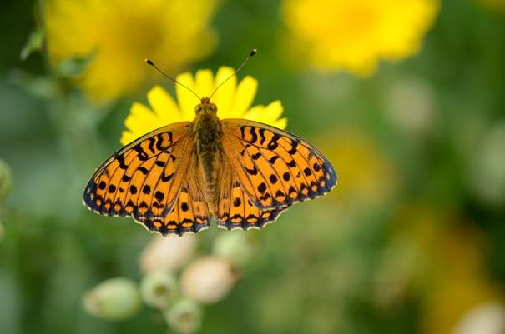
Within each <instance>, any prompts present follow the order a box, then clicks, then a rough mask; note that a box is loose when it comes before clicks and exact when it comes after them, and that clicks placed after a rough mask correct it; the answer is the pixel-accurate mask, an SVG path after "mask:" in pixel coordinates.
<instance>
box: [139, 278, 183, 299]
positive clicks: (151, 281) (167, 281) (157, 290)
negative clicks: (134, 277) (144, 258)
mask: <svg viewBox="0 0 505 334" xmlns="http://www.w3.org/2000/svg"><path fill="white" fill-rule="evenodd" d="M140 292H141V294H142V298H143V299H144V302H145V303H146V304H147V305H149V306H152V307H158V308H165V307H167V306H168V305H169V304H170V302H171V301H172V300H174V297H175V296H176V294H177V283H176V281H175V277H174V276H173V275H172V274H171V273H169V272H167V271H152V272H149V273H147V274H146V276H145V277H144V279H143V280H142V283H141V284H140Z"/></svg>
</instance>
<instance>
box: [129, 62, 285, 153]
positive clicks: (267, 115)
mask: <svg viewBox="0 0 505 334" xmlns="http://www.w3.org/2000/svg"><path fill="white" fill-rule="evenodd" d="M233 72H234V70H233V69H232V68H230V67H221V68H220V69H219V70H218V71H217V73H216V77H215V78H214V75H213V73H212V72H211V71H210V70H200V71H198V72H197V73H196V76H195V77H193V75H191V74H190V73H183V74H180V75H178V76H177V78H176V80H177V81H179V82H180V83H182V84H184V85H185V86H187V87H189V88H191V89H192V90H194V91H195V92H196V93H197V94H198V95H199V96H201V97H204V96H209V95H210V94H212V92H213V91H214V89H215V87H217V85H219V84H220V83H222V82H223V81H224V80H225V79H226V78H228V77H229V76H230V75H232V74H233ZM257 86H258V82H257V81H256V80H255V79H254V78H252V77H249V76H247V77H245V78H244V79H243V80H242V81H241V82H240V83H239V84H238V85H237V84H236V77H235V76H233V77H231V78H230V80H228V82H227V83H226V84H224V85H223V86H221V88H219V90H218V91H217V92H216V94H215V95H214V97H213V98H212V101H213V102H214V103H215V104H216V106H217V116H218V117H219V118H221V119H224V118H245V119H248V120H252V121H257V122H262V123H266V124H270V125H273V126H275V127H278V128H281V129H284V128H286V122H287V120H286V118H279V117H280V116H281V114H282V113H283V112H284V108H283V107H282V105H281V102H280V101H274V102H272V103H270V104H269V105H268V106H262V105H258V106H254V107H252V108H250V106H251V103H252V102H253V100H254V95H256V88H257ZM175 89H176V94H177V100H178V103H176V102H175V100H174V99H173V97H172V96H170V94H169V93H168V92H167V91H165V90H164V89H163V88H161V87H159V86H156V87H153V88H152V89H151V90H150V91H149V93H148V94H147V99H148V101H149V106H150V107H147V106H145V105H143V104H141V103H138V102H136V103H134V104H133V105H132V107H131V108H130V114H129V115H128V117H127V118H126V120H125V126H126V128H127V130H125V131H124V132H123V136H122V137H121V143H122V144H123V145H126V144H128V143H130V142H132V141H133V140H135V139H137V138H138V137H140V136H142V135H144V134H145V133H147V132H149V131H152V130H154V129H157V128H159V127H162V126H164V125H168V124H170V123H174V122H184V121H186V122H191V121H193V118H194V115H195V111H194V110H195V106H196V105H197V104H198V103H200V101H199V100H198V99H197V98H196V96H195V95H193V93H191V92H190V91H189V90H187V89H186V88H184V87H181V86H180V85H176V86H175Z"/></svg>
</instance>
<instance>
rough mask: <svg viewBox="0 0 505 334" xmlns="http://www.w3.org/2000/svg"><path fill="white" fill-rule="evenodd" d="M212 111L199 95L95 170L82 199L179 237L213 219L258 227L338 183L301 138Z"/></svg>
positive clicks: (109, 213) (96, 209) (97, 209)
mask: <svg viewBox="0 0 505 334" xmlns="http://www.w3.org/2000/svg"><path fill="white" fill-rule="evenodd" d="M253 54H254V53H251V55H250V56H252V55H253ZM248 58H249V57H248ZM148 63H149V64H150V65H153V66H154V64H152V62H150V61H148ZM244 63H245V62H244ZM244 63H243V64H242V66H243V65H244ZM242 66H240V67H239V69H240V68H241V67H242ZM239 69H238V70H239ZM238 70H237V71H238ZM223 83H224V82H223ZM218 88H219V87H218ZM211 96H212V95H211ZM216 113H217V106H216V105H215V104H214V103H212V102H211V99H210V98H209V97H204V98H202V99H201V100H200V103H199V104H198V105H197V106H196V107H195V119H194V121H193V122H181V123H173V124H170V125H167V126H164V127H161V128H159V129H157V130H154V131H152V132H150V133H148V134H146V135H144V136H142V137H140V138H138V139H137V140H135V141H133V142H132V143H130V144H128V145H127V146H125V147H123V148H121V149H120V150H119V151H117V152H116V153H114V154H113V155H112V156H111V157H110V158H109V159H107V160H106V161H105V162H104V163H103V164H102V165H101V166H100V167H99V168H98V170H97V171H96V172H95V173H94V174H93V177H92V178H91V180H90V181H89V182H88V185H87V187H86V188H85V190H84V195H83V199H84V204H85V205H86V206H87V207H88V208H89V209H90V210H92V211H94V212H97V213H99V214H102V215H106V216H121V217H124V216H131V217H133V219H135V220H136V221H138V222H141V223H143V224H144V225H145V226H146V227H147V228H148V229H149V230H151V231H157V232H159V233H161V234H163V235H170V234H176V235H179V236H182V235H183V234H184V233H186V232H198V231H201V230H204V229H206V228H208V227H209V226H210V222H211V221H213V220H214V221H216V222H217V224H218V225H219V226H220V227H223V228H227V229H236V228H238V229H244V230H248V229H250V228H262V227H264V226H265V225H266V224H267V223H269V222H272V221H274V220H275V219H276V218H277V217H278V216H279V214H280V213H281V212H282V211H284V210H286V209H287V208H288V207H289V206H291V205H292V204H293V203H296V202H300V201H304V200H307V199H312V198H315V197H317V196H320V195H323V194H325V193H326V192H328V191H330V190H331V189H332V188H333V187H334V186H335V185H336V174H335V170H334V169H333V167H332V166H331V164H330V163H329V161H328V160H327V159H326V158H325V157H324V155H323V154H321V153H320V152H319V151H318V150H317V149H316V148H315V147H314V146H312V145H311V144H309V143H308V142H306V141H305V140H303V139H301V138H299V137H297V136H295V135H294V134H291V133H289V132H286V131H283V130H280V129H278V128H275V127H272V126H269V125H266V124H263V123H259V122H253V121H248V120H244V119H224V120H220V119H219V118H218V117H217V115H216Z"/></svg>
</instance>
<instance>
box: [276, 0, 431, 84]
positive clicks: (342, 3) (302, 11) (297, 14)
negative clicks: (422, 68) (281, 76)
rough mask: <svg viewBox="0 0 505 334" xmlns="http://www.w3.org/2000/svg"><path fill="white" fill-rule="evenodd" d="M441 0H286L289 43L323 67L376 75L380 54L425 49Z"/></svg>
mask: <svg viewBox="0 0 505 334" xmlns="http://www.w3.org/2000/svg"><path fill="white" fill-rule="evenodd" d="M437 10H438V0H383V1H377V0H359V1H356V0H284V2H283V11H282V15H283V19H284V21H285V23H286V26H287V28H288V30H289V31H290V35H291V36H292V37H293V38H291V39H290V40H289V41H288V43H289V47H291V48H293V49H294V51H295V52H302V53H306V54H305V56H306V57H305V58H306V59H308V61H309V62H310V63H311V64H312V65H313V66H315V67H316V68H318V69H319V70H321V71H332V70H335V69H337V70H339V69H344V70H348V71H351V72H353V73H356V74H358V75H371V74H373V72H374V71H375V68H376V66H377V61H378V60H379V59H380V58H384V59H388V60H398V59H401V58H405V57H408V56H411V55H413V54H415V53H416V52H418V51H419V49H420V44H421V39H422V37H423V35H424V34H425V33H426V31H427V30H428V28H429V27H430V26H431V25H432V23H433V20H434V18H435V16H436V13H437Z"/></svg>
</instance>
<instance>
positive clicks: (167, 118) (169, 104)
mask: <svg viewBox="0 0 505 334" xmlns="http://www.w3.org/2000/svg"><path fill="white" fill-rule="evenodd" d="M147 99H148V101H149V105H150V106H151V108H152V109H153V111H154V113H155V115H156V116H157V117H158V118H159V119H160V126H162V125H166V124H170V123H173V122H181V121H182V118H181V112H180V111H179V107H178V106H177V104H176V103H175V101H174V99H173V97H172V96H171V95H170V94H169V93H168V92H167V91H166V90H164V89H163V88H161V87H160V86H155V87H153V88H151V90H150V91H149V93H147ZM161 123H162V124H161Z"/></svg>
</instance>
